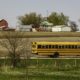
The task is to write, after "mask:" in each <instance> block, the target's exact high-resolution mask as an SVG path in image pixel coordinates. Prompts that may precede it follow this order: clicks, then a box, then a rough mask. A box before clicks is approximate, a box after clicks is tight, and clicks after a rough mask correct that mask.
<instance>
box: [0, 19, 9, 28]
mask: <svg viewBox="0 0 80 80" xmlns="http://www.w3.org/2000/svg"><path fill="white" fill-rule="evenodd" d="M0 28H1V29H2V30H6V29H7V28H8V22H7V21H6V20H4V19H2V20H0Z"/></svg>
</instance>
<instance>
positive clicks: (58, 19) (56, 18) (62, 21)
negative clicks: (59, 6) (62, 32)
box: [47, 12, 69, 25]
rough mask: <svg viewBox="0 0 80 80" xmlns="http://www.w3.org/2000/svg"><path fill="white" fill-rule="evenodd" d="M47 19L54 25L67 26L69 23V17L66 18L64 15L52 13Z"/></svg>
mask: <svg viewBox="0 0 80 80" xmlns="http://www.w3.org/2000/svg"><path fill="white" fill-rule="evenodd" d="M47 19H48V21H49V22H51V23H53V24H54V25H67V24H68V21H69V17H68V16H65V15H64V14H63V13H60V14H59V13H57V12H52V13H51V14H50V15H49V16H48V18H47Z"/></svg>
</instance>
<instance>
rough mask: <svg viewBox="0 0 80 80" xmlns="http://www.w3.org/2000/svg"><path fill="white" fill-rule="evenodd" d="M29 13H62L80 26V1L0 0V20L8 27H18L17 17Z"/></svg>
mask: <svg viewBox="0 0 80 80" xmlns="http://www.w3.org/2000/svg"><path fill="white" fill-rule="evenodd" d="M30 12H36V13H37V14H42V15H43V16H47V15H49V14H50V13H51V12H58V13H61V12H63V13H64V15H66V16H69V19H70V20H72V21H75V22H76V23H77V24H78V25H80V23H79V19H80V0H0V19H5V20H7V21H8V24H9V26H10V27H16V26H17V25H18V16H23V15H25V14H26V13H30Z"/></svg>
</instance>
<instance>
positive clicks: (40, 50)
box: [32, 42, 80, 57]
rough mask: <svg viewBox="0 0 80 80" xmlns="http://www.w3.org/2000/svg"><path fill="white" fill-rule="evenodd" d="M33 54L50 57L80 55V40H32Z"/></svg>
mask: <svg viewBox="0 0 80 80" xmlns="http://www.w3.org/2000/svg"><path fill="white" fill-rule="evenodd" d="M32 54H37V55H43V56H50V57H59V56H80V42H32Z"/></svg>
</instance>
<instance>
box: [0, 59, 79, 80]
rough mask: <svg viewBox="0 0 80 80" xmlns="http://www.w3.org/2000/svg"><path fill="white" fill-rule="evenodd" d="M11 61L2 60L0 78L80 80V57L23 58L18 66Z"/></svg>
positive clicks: (1, 79) (7, 79) (8, 79)
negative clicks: (11, 63) (12, 64)
mask: <svg viewBox="0 0 80 80" xmlns="http://www.w3.org/2000/svg"><path fill="white" fill-rule="evenodd" d="M9 61H10V60H3V59H1V60H0V64H2V65H1V66H0V80H80V59H30V60H28V62H27V60H21V67H16V68H12V67H11V66H10V64H9ZM26 63H27V64H26ZM23 65H26V66H23ZM27 78H28V79H27Z"/></svg>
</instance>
